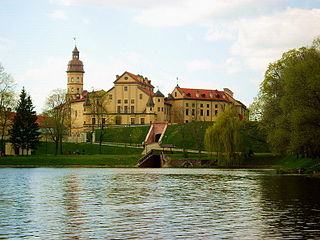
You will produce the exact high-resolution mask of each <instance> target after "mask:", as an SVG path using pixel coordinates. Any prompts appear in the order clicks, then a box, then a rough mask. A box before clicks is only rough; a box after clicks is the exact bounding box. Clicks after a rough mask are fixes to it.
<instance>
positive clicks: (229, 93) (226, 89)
mask: <svg viewBox="0 0 320 240" xmlns="http://www.w3.org/2000/svg"><path fill="white" fill-rule="evenodd" d="M223 91H224V93H225V94H227V95H229V96H230V97H233V92H232V91H231V90H230V89H229V88H224V89H223Z"/></svg>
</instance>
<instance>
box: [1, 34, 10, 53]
mask: <svg viewBox="0 0 320 240" xmlns="http://www.w3.org/2000/svg"><path fill="white" fill-rule="evenodd" d="M11 42H12V41H11V40H10V39H8V38H4V37H0V52H4V51H5V50H7V49H8V48H9V44H10V43H11Z"/></svg>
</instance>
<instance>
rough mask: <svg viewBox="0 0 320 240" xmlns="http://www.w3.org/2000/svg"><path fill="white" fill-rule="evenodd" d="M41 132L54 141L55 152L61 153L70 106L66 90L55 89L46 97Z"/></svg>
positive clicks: (68, 120)
mask: <svg viewBox="0 0 320 240" xmlns="http://www.w3.org/2000/svg"><path fill="white" fill-rule="evenodd" d="M46 108H47V109H46V111H45V112H44V113H43V115H44V116H45V117H46V118H45V120H44V121H43V126H42V130H43V133H44V134H46V135H47V136H49V138H50V139H51V140H52V141H53V142H54V143H55V154H56V155H57V154H62V152H63V149H62V140H63V137H64V136H65V135H67V133H68V130H70V116H71V107H70V102H69V100H68V98H67V97H66V91H65V90H62V89H55V90H53V91H52V94H51V95H50V96H49V97H48V98H47V101H46Z"/></svg>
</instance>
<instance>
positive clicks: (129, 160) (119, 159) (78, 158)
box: [0, 154, 141, 166]
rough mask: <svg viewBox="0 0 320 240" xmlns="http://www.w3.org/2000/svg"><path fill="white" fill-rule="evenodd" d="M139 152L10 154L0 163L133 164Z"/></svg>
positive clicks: (40, 164) (135, 162) (45, 164)
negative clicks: (117, 153)
mask: <svg viewBox="0 0 320 240" xmlns="http://www.w3.org/2000/svg"><path fill="white" fill-rule="evenodd" d="M140 157H141V155H140V154H132V155H58V156H52V155H50V156H47V155H33V156H10V157H2V158H0V165H37V166H50V165H51V166H56V165H59V166H61V165H107V166H115V165H117V166H119V165H126V166H135V165H136V164H137V161H138V159H139V158H140Z"/></svg>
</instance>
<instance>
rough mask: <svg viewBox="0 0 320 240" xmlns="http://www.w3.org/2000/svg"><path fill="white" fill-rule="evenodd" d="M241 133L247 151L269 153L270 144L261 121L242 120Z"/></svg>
mask: <svg viewBox="0 0 320 240" xmlns="http://www.w3.org/2000/svg"><path fill="white" fill-rule="evenodd" d="M241 135H242V138H243V143H244V145H245V151H246V152H247V153H249V152H254V153H269V152H270V149H269V145H268V143H267V133H266V132H265V129H264V128H263V127H262V126H261V122H259V121H247V120H242V122H241Z"/></svg>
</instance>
